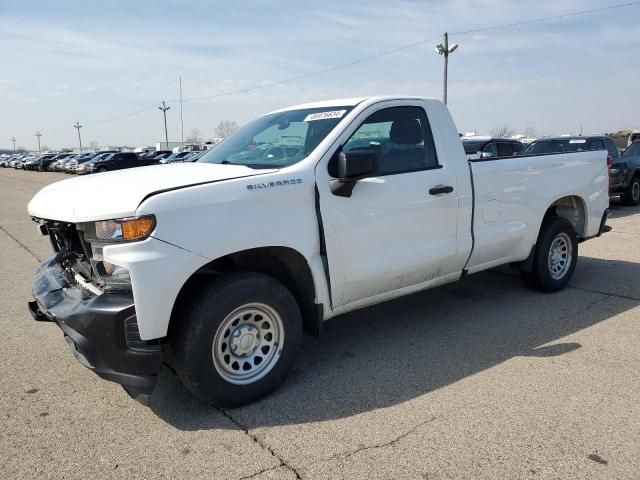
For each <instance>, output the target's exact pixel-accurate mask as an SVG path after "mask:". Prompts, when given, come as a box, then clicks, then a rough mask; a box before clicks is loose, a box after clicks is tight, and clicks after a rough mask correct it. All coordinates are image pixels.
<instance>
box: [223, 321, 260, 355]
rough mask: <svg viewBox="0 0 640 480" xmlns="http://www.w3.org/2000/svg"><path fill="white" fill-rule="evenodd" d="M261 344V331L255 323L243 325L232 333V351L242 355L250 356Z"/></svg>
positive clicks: (230, 343) (230, 342)
mask: <svg viewBox="0 0 640 480" xmlns="http://www.w3.org/2000/svg"><path fill="white" fill-rule="evenodd" d="M259 344H260V333H259V332H258V329H257V328H256V327H255V326H253V325H247V324H245V325H242V326H241V327H238V328H236V329H235V330H234V331H233V333H232V334H231V340H230V341H229V345H230V347H231V351H232V352H233V353H235V354H236V355H238V356H240V357H248V356H249V355H251V354H252V353H253V352H255V350H256V348H258V345H259Z"/></svg>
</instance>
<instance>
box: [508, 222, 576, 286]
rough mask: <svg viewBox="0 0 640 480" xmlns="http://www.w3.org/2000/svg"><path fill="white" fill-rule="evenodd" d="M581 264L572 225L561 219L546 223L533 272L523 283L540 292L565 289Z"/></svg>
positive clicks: (530, 272)
mask: <svg viewBox="0 0 640 480" xmlns="http://www.w3.org/2000/svg"><path fill="white" fill-rule="evenodd" d="M577 262H578V240H577V238H576V232H575V230H574V229H573V225H571V223H570V222H569V221H568V220H566V219H564V218H560V217H547V218H545V219H544V220H543V222H542V226H541V227H540V233H539V235H538V242H537V243H536V248H535V252H534V257H533V264H532V268H531V270H530V271H527V272H522V274H521V275H522V279H523V280H524V282H525V283H526V284H527V285H528V286H530V287H531V288H533V289H535V290H539V291H541V292H557V291H559V290H562V289H563V288H564V287H565V286H566V285H567V284H568V283H569V280H571V277H572V276H573V271H574V270H575V268H576V264H577Z"/></svg>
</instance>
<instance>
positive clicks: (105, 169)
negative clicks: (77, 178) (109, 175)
mask: <svg viewBox="0 0 640 480" xmlns="http://www.w3.org/2000/svg"><path fill="white" fill-rule="evenodd" d="M106 171H107V167H98V169H97V170H96V172H98V173H102V172H106Z"/></svg>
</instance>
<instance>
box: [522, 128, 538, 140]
mask: <svg viewBox="0 0 640 480" xmlns="http://www.w3.org/2000/svg"><path fill="white" fill-rule="evenodd" d="M523 133H524V136H525V137H528V138H534V137H537V136H538V132H537V130H536V127H527V128H525V129H524V132H523Z"/></svg>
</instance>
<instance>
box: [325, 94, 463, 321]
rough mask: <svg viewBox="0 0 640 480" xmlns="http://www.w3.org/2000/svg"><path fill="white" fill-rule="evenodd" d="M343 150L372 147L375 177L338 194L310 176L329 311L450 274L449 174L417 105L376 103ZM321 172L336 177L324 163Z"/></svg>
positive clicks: (454, 258)
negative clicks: (320, 227) (377, 172)
mask: <svg viewBox="0 0 640 480" xmlns="http://www.w3.org/2000/svg"><path fill="white" fill-rule="evenodd" d="M373 108H374V107H372V109H373ZM342 149H343V151H344V152H345V153H348V152H349V151H350V150H359V149H360V150H377V151H378V153H379V161H380V175H379V176H376V177H374V178H367V179H364V180H360V181H359V182H358V183H357V184H356V186H355V188H354V190H353V192H352V194H351V196H350V197H341V196H337V195H334V194H332V193H331V191H330V190H329V189H328V188H327V185H325V183H328V181H327V182H323V181H321V180H320V178H321V176H320V175H319V174H317V178H318V188H319V191H320V196H321V197H320V211H321V215H322V223H323V226H324V237H325V243H326V253H327V261H328V267H329V273H330V278H331V282H330V283H331V294H332V303H333V307H334V309H336V308H338V309H340V307H345V308H344V310H348V309H349V308H348V307H346V306H348V305H350V304H360V305H361V304H363V303H364V304H367V303H373V302H374V300H373V299H374V298H375V297H379V296H382V295H386V298H389V297H391V296H394V295H392V294H391V295H390V292H395V291H398V290H402V289H405V288H413V287H418V286H420V285H427V284H434V283H438V282H442V283H445V282H444V280H446V279H449V278H452V277H455V278H457V275H459V273H460V272H459V271H460V270H461V268H462V263H463V262H461V260H460V256H459V255H457V254H458V240H457V223H458V189H457V185H456V175H455V172H454V171H453V169H452V168H451V167H450V166H449V165H447V164H446V162H443V161H441V160H442V159H440V158H439V157H438V154H437V152H436V147H435V145H434V139H433V135H432V133H431V128H430V126H429V122H428V119H427V116H426V112H425V110H424V108H422V107H418V106H415V105H411V106H408V105H407V106H397V107H391V108H380V107H378V110H376V111H373V112H371V113H369V116H368V117H367V118H366V119H365V120H364V121H363V122H362V123H361V124H360V126H359V127H358V128H357V129H356V131H355V132H354V133H353V134H352V135H351V136H350V137H349V138H348V140H347V141H346V142H345V143H344V144H343V145H342ZM318 168H322V167H321V166H320V165H319V166H318ZM328 170H329V172H330V176H333V177H335V176H336V173H335V170H334V171H333V172H332V166H331V162H329V168H328ZM442 187H451V188H450V189H448V188H444V190H445V191H446V193H443V192H442V190H443V188H442ZM438 192H439V193H438ZM414 289H418V288H414ZM356 306H357V305H356Z"/></svg>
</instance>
